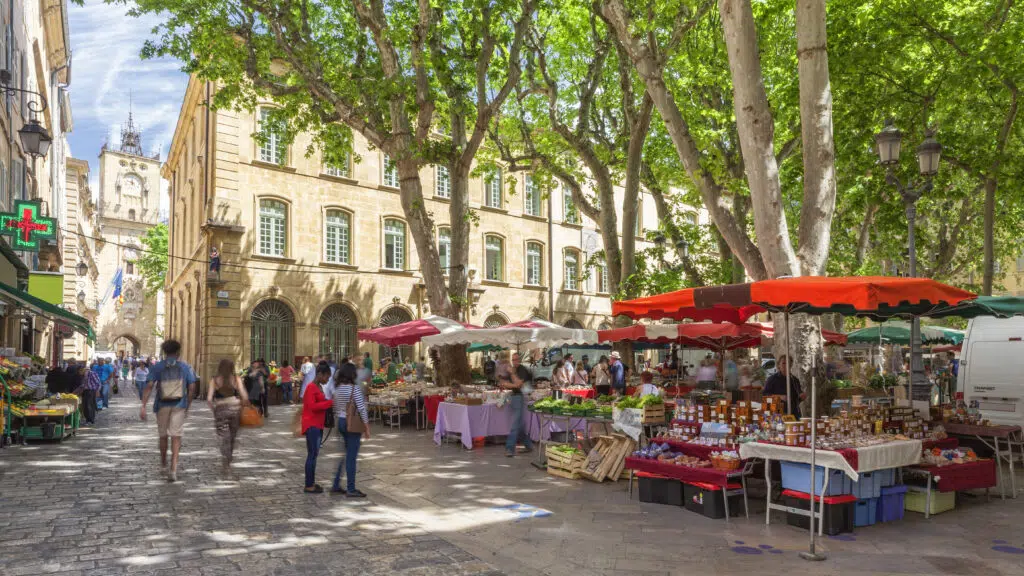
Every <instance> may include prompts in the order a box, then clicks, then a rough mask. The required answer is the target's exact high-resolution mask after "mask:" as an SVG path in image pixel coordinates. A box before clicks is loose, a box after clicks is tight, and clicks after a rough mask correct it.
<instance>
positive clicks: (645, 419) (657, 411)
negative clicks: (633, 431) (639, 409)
mask: <svg viewBox="0 0 1024 576" xmlns="http://www.w3.org/2000/svg"><path fill="white" fill-rule="evenodd" d="M664 421H665V405H664V404H659V405H657V406H644V413H643V414H641V416H640V422H642V423H643V424H660V423H662V422H664Z"/></svg>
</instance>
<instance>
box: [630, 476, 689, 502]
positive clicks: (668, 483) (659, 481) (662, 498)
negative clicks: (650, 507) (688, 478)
mask: <svg viewBox="0 0 1024 576" xmlns="http://www.w3.org/2000/svg"><path fill="white" fill-rule="evenodd" d="M636 476H637V478H638V479H639V483H640V501H641V502H646V503H650V504H668V505H670V506H682V505H683V486H682V485H683V483H682V482H680V481H679V480H676V479H674V478H665V477H664V476H658V475H656V474H648V473H646V472H637V473H636Z"/></svg>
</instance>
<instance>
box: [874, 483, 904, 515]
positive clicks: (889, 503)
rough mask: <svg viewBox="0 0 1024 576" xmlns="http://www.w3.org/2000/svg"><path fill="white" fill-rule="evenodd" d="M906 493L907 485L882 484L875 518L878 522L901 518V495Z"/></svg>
mask: <svg viewBox="0 0 1024 576" xmlns="http://www.w3.org/2000/svg"><path fill="white" fill-rule="evenodd" d="M906 493H907V487H906V486H903V485H900V486H883V487H882V496H881V497H880V498H879V499H878V512H877V517H876V519H877V520H878V521H879V522H895V521H896V520H903V497H904V495H905V494H906Z"/></svg>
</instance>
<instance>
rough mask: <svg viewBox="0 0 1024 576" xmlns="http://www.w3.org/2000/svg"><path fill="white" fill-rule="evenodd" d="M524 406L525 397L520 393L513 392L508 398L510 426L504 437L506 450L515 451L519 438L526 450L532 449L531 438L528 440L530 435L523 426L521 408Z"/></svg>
mask: <svg viewBox="0 0 1024 576" xmlns="http://www.w3.org/2000/svg"><path fill="white" fill-rule="evenodd" d="M525 406H526V399H525V398H523V395H522V394H513V395H512V396H511V397H510V398H509V408H511V409H512V427H511V428H510V429H509V431H508V438H506V439H505V451H506V452H510V453H515V451H516V443H517V442H518V441H519V439H520V438H522V439H523V446H525V447H526V449H527V450H532V449H533V440H530V435H529V434H527V433H526V427H525V426H523V408H524V407H525Z"/></svg>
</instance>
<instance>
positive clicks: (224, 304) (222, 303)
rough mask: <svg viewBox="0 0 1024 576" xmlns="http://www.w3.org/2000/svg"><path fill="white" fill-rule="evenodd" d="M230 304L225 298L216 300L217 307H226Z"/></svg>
mask: <svg viewBox="0 0 1024 576" xmlns="http://www.w3.org/2000/svg"><path fill="white" fill-rule="evenodd" d="M228 306H231V303H230V302H228V301H227V300H217V308H227V307H228Z"/></svg>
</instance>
